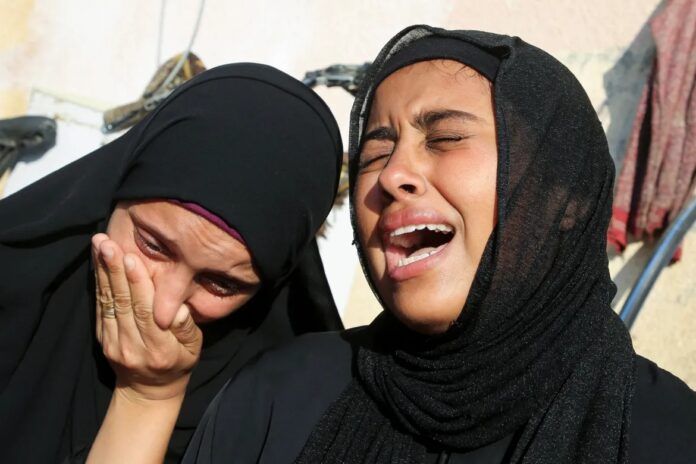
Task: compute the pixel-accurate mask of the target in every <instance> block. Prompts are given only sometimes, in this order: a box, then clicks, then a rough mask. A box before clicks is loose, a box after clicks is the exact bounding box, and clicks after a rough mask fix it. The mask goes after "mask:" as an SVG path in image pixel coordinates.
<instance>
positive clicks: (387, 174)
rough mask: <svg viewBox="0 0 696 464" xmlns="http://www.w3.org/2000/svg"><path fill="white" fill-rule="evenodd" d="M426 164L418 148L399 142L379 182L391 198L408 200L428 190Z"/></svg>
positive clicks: (381, 173)
mask: <svg viewBox="0 0 696 464" xmlns="http://www.w3.org/2000/svg"><path fill="white" fill-rule="evenodd" d="M424 175H425V166H424V165H423V161H422V160H421V159H420V157H419V154H418V153H417V152H416V150H414V149H412V148H410V147H408V146H406V145H404V144H402V143H399V144H397V146H396V147H394V151H393V153H392V154H391V156H390V157H389V161H388V162H387V164H386V166H384V169H382V172H380V174H379V180H378V181H379V184H380V186H381V187H382V191H383V192H384V193H385V194H386V196H387V197H389V198H390V199H395V200H406V199H409V198H413V197H417V196H421V195H423V194H424V193H425V191H426V181H425V177H424Z"/></svg>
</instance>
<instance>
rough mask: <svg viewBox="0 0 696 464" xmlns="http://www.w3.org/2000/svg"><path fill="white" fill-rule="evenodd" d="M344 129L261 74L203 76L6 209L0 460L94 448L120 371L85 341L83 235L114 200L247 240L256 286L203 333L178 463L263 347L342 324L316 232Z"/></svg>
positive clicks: (301, 92)
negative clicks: (177, 209)
mask: <svg viewBox="0 0 696 464" xmlns="http://www.w3.org/2000/svg"><path fill="white" fill-rule="evenodd" d="M341 152H342V149H341V138H340V135H339V131H338V127H337V125H336V123H335V121H334V119H333V117H332V115H331V113H330V111H329V109H328V107H327V106H326V105H325V104H324V103H323V102H322V101H321V99H320V98H319V97H318V96H317V95H316V94H315V93H314V92H312V91H311V90H309V89H308V88H307V87H305V86H304V85H302V83H300V82H299V81H297V80H295V79H293V78H291V77H290V76H288V75H286V74H284V73H282V72H280V71H278V70H275V69H273V68H271V67H268V66H263V65H257V64H234V65H226V66H221V67H219V68H215V69H212V70H210V71H207V72H205V73H203V74H201V75H199V76H197V77H196V78H194V79H193V80H191V81H190V82H188V83H186V84H184V85H183V86H182V87H181V88H179V89H178V90H177V91H175V92H174V93H173V94H172V95H171V96H170V97H169V98H168V99H167V101H166V102H164V103H163V104H162V105H161V106H160V107H158V108H157V110H155V111H154V112H153V113H152V114H151V115H150V116H148V117H147V118H146V119H145V120H143V121H141V122H140V123H139V124H138V125H137V126H135V127H134V128H133V129H132V130H130V131H129V132H128V133H126V134H125V135H124V136H122V137H121V138H119V139H117V140H115V141H114V142H112V143H110V144H108V145H106V146H104V147H102V148H100V149H98V150H96V151H95V152H94V153H92V154H90V155H88V156H86V157H84V158H82V159H80V160H78V161H76V162H75V163H72V164H70V165H68V166H66V167H65V168H63V169H61V170H59V171H57V172H55V173H53V174H51V175H49V176H48V177H46V178H44V179H43V180H41V181H39V182H37V183H35V184H33V185H31V186H29V187H28V188H26V189H24V190H22V191H20V192H18V193H16V194H15V195H13V196H11V197H8V198H6V199H4V200H2V202H0V224H2V230H0V418H2V420H0V461H2V462H7V463H9V462H22V463H24V462H40V463H47V462H56V461H60V460H62V459H63V458H65V457H66V456H71V455H74V454H76V453H80V452H83V453H84V451H85V450H87V449H88V448H89V446H90V444H91V442H92V440H93V438H94V436H95V434H96V432H97V430H98V427H99V425H100V423H101V421H102V418H103V416H104V414H105V412H106V408H107V406H108V401H109V398H110V396H111V391H112V388H113V381H114V379H113V374H112V372H111V370H110V368H109V367H108V365H107V363H106V361H105V359H104V357H103V356H102V354H101V348H100V347H99V346H98V343H97V342H96V339H95V337H94V308H95V302H94V285H95V284H94V280H93V271H92V268H91V263H90V252H89V249H90V237H91V236H92V235H93V234H95V233H96V232H98V231H103V230H105V225H106V221H107V220H108V218H109V216H110V214H111V211H112V210H113V207H114V205H115V204H116V203H117V202H118V201H120V200H138V199H152V198H166V199H176V200H181V201H187V202H194V203H197V204H199V205H201V206H203V207H205V208H207V209H208V210H209V211H211V212H213V213H215V214H217V215H218V216H219V217H221V218H223V219H224V220H225V221H226V222H227V223H228V224H229V225H230V226H232V227H234V228H235V229H237V230H238V231H239V233H240V234H241V235H242V237H243V238H244V240H245V241H246V243H247V245H248V247H249V249H250V251H251V254H252V256H253V259H254V261H255V264H256V265H257V268H258V269H259V272H260V274H261V277H262V289H261V290H260V291H259V293H258V295H257V296H256V297H254V298H253V299H252V300H251V301H250V302H249V303H248V304H247V305H245V307H244V308H241V309H240V310H238V311H237V312H235V313H234V314H233V315H231V316H230V317H228V318H225V319H223V320H220V321H217V322H214V323H212V324H208V325H206V326H204V327H202V329H203V332H204V347H203V352H202V356H201V360H200V363H199V364H198V366H197V367H196V368H195V369H194V371H193V374H192V378H191V381H190V385H189V387H188V392H187V395H186V399H185V401H184V403H183V407H182V411H181V414H180V416H179V419H178V421H177V425H176V429H175V431H174V435H173V437H172V440H171V442H170V447H169V453H168V460H170V461H174V460H176V459H177V457H179V456H180V455H181V454H182V453H183V450H184V448H185V446H186V443H187V442H188V439H189V438H190V436H191V434H192V433H193V431H194V429H195V427H196V425H197V423H198V420H199V418H200V417H201V415H202V414H203V412H204V411H205V408H206V406H207V405H208V403H209V401H210V400H211V399H212V398H213V396H214V395H215V393H216V392H217V391H218V390H219V389H220V387H221V386H222V385H223V383H224V382H225V381H226V380H227V379H229V377H230V376H231V375H233V374H234V373H235V372H236V371H237V369H238V368H239V367H240V366H241V365H242V364H244V363H245V362H246V361H248V360H249V359H250V358H251V357H253V356H254V355H256V354H258V353H259V352H260V351H262V350H264V349H266V348H267V347H269V346H272V345H274V344H276V343H279V342H282V341H285V340H287V339H289V338H291V337H292V336H294V335H296V334H299V333H303V332H306V331H310V330H326V329H334V328H340V327H341V322H340V319H339V317H338V313H337V311H336V308H335V306H334V304H333V300H332V299H331V295H330V292H329V288H328V285H327V282H326V278H325V276H324V273H323V269H322V267H321V261H320V259H319V256H318V249H317V247H316V242H315V241H314V234H315V232H316V231H317V229H318V228H319V226H320V225H321V224H322V222H323V221H324V219H325V217H326V215H327V214H328V212H329V210H330V208H331V206H332V204H333V197H334V193H335V191H336V186H337V181H338V174H339V168H340V163H341Z"/></svg>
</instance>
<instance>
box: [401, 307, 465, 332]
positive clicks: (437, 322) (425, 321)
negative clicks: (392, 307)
mask: <svg viewBox="0 0 696 464" xmlns="http://www.w3.org/2000/svg"><path fill="white" fill-rule="evenodd" d="M392 313H393V314H394V316H396V318H397V319H399V321H401V323H402V324H404V325H405V326H406V327H408V328H409V329H411V330H413V331H415V332H418V333H421V334H425V335H437V334H441V333H445V332H447V329H449V328H450V326H451V325H452V324H453V323H454V321H455V319H456V317H433V314H432V313H429V314H419V313H420V311H415V314H414V313H410V312H403V311H392Z"/></svg>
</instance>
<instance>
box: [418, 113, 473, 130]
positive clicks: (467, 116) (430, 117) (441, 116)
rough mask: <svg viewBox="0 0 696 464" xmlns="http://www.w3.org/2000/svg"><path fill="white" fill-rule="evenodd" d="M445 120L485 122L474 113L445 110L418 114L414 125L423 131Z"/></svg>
mask: <svg viewBox="0 0 696 464" xmlns="http://www.w3.org/2000/svg"><path fill="white" fill-rule="evenodd" d="M445 119H458V120H460V121H462V122H475V123H480V122H483V119H482V118H480V117H479V116H476V115H475V114H473V113H469V112H468V111H460V110H450V109H443V110H432V111H426V112H424V113H420V114H418V115H417V116H416V118H415V120H414V125H415V126H416V127H418V128H419V129H421V130H423V129H427V128H430V127H432V126H433V125H434V124H435V123H437V122H440V121H442V120H445Z"/></svg>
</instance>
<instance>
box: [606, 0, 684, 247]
mask: <svg viewBox="0 0 696 464" xmlns="http://www.w3.org/2000/svg"><path fill="white" fill-rule="evenodd" d="M650 29H651V31H652V34H653V37H654V39H655V45H656V48H657V53H656V56H655V61H654V63H653V69H652V72H651V76H650V78H649V80H648V82H647V84H646V86H645V88H644V89H643V94H642V96H641V100H640V103H639V105H638V112H637V114H636V119H635V122H634V124H633V129H632V131H631V136H630V138H629V141H628V146H627V151H626V157H625V158H624V162H623V167H622V169H621V173H620V174H619V177H618V179H617V185H616V192H615V196H614V208H613V216H612V219H611V223H610V224H609V233H608V240H609V244H610V245H613V246H614V247H616V249H617V251H619V252H620V251H623V249H624V248H625V247H626V244H627V243H628V239H629V237H630V238H633V239H636V240H640V239H643V238H646V237H647V238H649V239H651V238H653V237H654V236H655V235H656V234H658V233H659V232H661V231H662V230H663V229H664V228H665V227H666V226H667V225H668V224H669V223H670V222H671V221H672V220H673V219H674V218H675V217H676V216H677V214H679V211H680V210H681V209H682V207H683V206H684V204H685V203H686V202H687V200H688V199H689V197H690V196H691V194H693V192H694V187H695V186H696V182H695V180H696V179H695V176H694V172H695V169H696V85H695V84H696V1H694V0H670V1H669V2H667V4H666V6H665V7H664V9H663V10H662V11H661V12H659V13H658V14H657V15H656V16H655V17H653V19H652V20H651V21H650ZM675 258H678V257H676V256H675Z"/></svg>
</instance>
